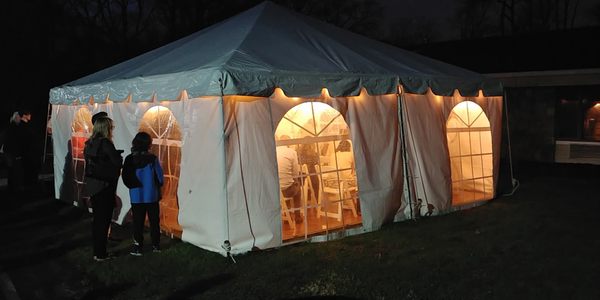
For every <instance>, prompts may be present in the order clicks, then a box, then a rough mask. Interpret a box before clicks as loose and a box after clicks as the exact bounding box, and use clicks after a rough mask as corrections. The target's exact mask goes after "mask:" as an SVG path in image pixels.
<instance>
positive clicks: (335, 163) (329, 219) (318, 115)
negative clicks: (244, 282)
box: [275, 102, 362, 241]
mask: <svg viewBox="0 0 600 300" xmlns="http://www.w3.org/2000/svg"><path fill="white" fill-rule="evenodd" d="M275 140H276V145H277V147H278V151H277V152H278V156H279V155H281V154H280V153H281V152H286V153H288V154H287V155H289V153H290V150H289V149H292V150H293V152H295V153H296V156H297V163H298V168H299V171H300V172H299V173H298V174H297V175H296V176H293V177H294V178H293V179H294V181H296V182H298V184H299V185H300V192H299V196H297V198H296V199H294V197H285V196H284V195H283V192H281V193H280V197H281V199H280V202H281V218H282V232H283V234H282V236H283V240H284V241H286V240H292V239H303V238H307V237H309V236H312V235H319V234H324V233H325V234H326V233H328V232H329V231H333V230H338V229H343V228H346V227H349V226H356V225H359V224H361V223H362V219H361V215H360V201H359V199H358V184H357V180H356V172H355V167H354V155H353V150H352V142H351V140H350V135H349V129H348V125H347V124H346V122H345V120H344V118H343V117H342V115H341V114H340V113H339V112H338V111H337V110H335V109H334V108H333V107H331V106H329V105H327V104H324V103H321V102H305V103H302V104H299V105H297V106H295V107H293V108H292V109H290V110H289V111H288V112H287V113H286V114H285V116H284V117H283V118H282V119H281V121H280V122H279V124H278V126H277V129H276V131H275ZM280 147H285V148H289V149H286V150H285V151H281V149H280ZM280 161H283V162H284V163H286V164H287V163H289V162H285V160H281V158H280V157H278V164H279V162H280ZM282 168H283V167H282V166H280V168H279V169H280V174H279V177H280V184H281V186H280V190H282V191H283V190H284V189H285V188H286V187H285V186H283V185H285V184H288V183H289V179H288V180H285V179H282V178H283V177H286V176H287V177H286V178H288V177H289V176H290V175H289V173H282ZM284 169H285V168H284ZM286 170H287V169H286ZM283 172H285V171H283Z"/></svg>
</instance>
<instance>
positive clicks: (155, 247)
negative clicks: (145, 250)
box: [152, 246, 160, 253]
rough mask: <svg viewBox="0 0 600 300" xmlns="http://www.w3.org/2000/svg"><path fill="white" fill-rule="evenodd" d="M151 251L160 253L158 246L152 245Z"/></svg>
mask: <svg viewBox="0 0 600 300" xmlns="http://www.w3.org/2000/svg"><path fill="white" fill-rule="evenodd" d="M152 252H154V253H160V246H152Z"/></svg>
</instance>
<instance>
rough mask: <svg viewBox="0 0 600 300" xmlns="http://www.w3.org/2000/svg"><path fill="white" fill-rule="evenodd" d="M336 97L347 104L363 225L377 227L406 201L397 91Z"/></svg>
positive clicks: (347, 117) (366, 229) (347, 118)
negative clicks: (376, 94)
mask: <svg viewBox="0 0 600 300" xmlns="http://www.w3.org/2000/svg"><path fill="white" fill-rule="evenodd" d="M335 100H336V101H334V105H335V104H336V102H343V103H345V104H346V106H347V111H345V112H343V115H344V117H345V118H346V120H347V122H348V125H349V126H350V133H351V134H352V141H353V145H354V148H353V149H354V157H355V163H356V173H357V178H358V186H359V193H360V203H361V212H362V221H363V229H364V231H372V230H377V229H379V228H380V227H381V225H383V224H384V223H388V222H391V221H392V220H393V218H394V215H395V214H396V212H397V211H398V210H399V209H400V208H401V207H402V206H404V205H405V203H403V202H402V187H403V183H402V182H403V180H404V179H403V173H402V164H403V159H402V146H401V141H400V129H399V124H400V123H399V120H398V113H397V112H398V101H397V95H395V94H391V95H379V96H370V95H367V94H365V93H363V94H361V96H359V97H349V98H335ZM334 107H335V106H334Z"/></svg>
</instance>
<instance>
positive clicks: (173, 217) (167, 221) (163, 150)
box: [140, 106, 181, 236]
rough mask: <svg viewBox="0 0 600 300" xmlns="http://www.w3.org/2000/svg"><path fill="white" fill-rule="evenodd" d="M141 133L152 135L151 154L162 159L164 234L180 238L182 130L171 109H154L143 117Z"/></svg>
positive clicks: (161, 219) (161, 207) (161, 210)
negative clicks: (179, 196) (178, 191)
mask: <svg viewBox="0 0 600 300" xmlns="http://www.w3.org/2000/svg"><path fill="white" fill-rule="evenodd" d="M140 131H144V132H147V133H149V134H150V136H152V147H151V148H150V152H152V153H154V154H155V155H156V156H157V157H158V159H159V160H160V164H161V166H162V168H163V173H164V177H165V182H164V184H163V187H162V199H161V200H160V226H161V229H162V230H163V231H166V232H168V233H170V234H172V235H176V236H181V226H180V225H179V222H178V221H177V218H178V215H179V203H178V200H177V186H178V184H179V171H180V164H181V129H180V127H179V124H178V123H177V120H176V119H175V116H173V113H171V110H169V109H168V108H166V107H164V106H154V107H152V108H150V109H149V110H148V111H147V112H146V113H145V114H144V116H143V118H142V121H141V124H140Z"/></svg>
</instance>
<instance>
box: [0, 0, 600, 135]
mask: <svg viewBox="0 0 600 300" xmlns="http://www.w3.org/2000/svg"><path fill="white" fill-rule="evenodd" d="M272 1H273V2H275V3H278V4H280V5H283V6H285V7H288V8H291V9H293V10H295V11H298V12H300V13H302V14H306V15H309V16H312V17H315V18H317V19H321V20H323V21H325V22H328V23H331V24H334V25H336V26H339V27H342V28H345V29H348V30H351V31H354V32H356V33H359V34H362V35H366V36H370V37H372V38H375V39H379V40H382V41H385V42H388V43H391V44H396V45H398V46H409V45H416V44H426V43H430V42H434V41H436V40H438V39H439V37H440V36H441V34H440V32H441V31H442V30H441V28H440V23H436V22H434V21H433V20H426V21H423V20H419V19H395V20H384V16H385V15H386V14H385V10H386V6H385V5H383V4H384V3H385V0H379V1H376V0H344V1H339V0H306V1H295V0H272ZM454 1H455V2H456V4H458V8H457V10H456V11H455V12H448V13H447V15H448V18H449V19H448V20H446V21H449V22H447V23H446V24H444V25H441V26H446V27H448V26H450V27H456V28H458V31H459V32H460V35H459V37H460V38H464V39H466V38H477V37H484V36H491V35H509V34H518V33H526V32H532V31H545V30H556V29H567V28H571V27H573V26H576V25H577V24H576V20H577V17H578V16H579V15H581V14H582V12H581V11H580V8H579V4H580V1H585V0H454ZM260 2H262V1H261V0H221V1H213V0H22V1H9V2H7V4H5V7H6V8H7V9H5V10H2V11H1V13H2V20H1V21H2V23H3V24H2V25H3V28H5V29H6V32H7V35H6V38H7V41H8V42H7V43H6V44H7V45H8V46H7V47H6V48H8V50H9V51H8V52H9V53H8V55H7V56H5V60H6V62H5V64H4V71H5V72H6V74H9V76H10V78H11V80H12V81H13V82H11V86H10V88H9V91H8V93H7V95H6V96H5V97H6V100H5V101H2V104H1V107H2V115H1V116H0V117H1V118H2V120H7V119H8V116H9V114H10V112H11V111H14V110H15V109H16V108H19V107H23V106H29V108H30V109H32V110H37V112H38V113H39V114H38V115H45V113H46V106H47V101H48V91H49V89H50V88H52V87H54V86H57V85H61V84H64V83H67V82H69V81H72V80H74V79H77V78H80V77H82V76H85V75H87V74H90V73H93V72H95V71H98V70H101V69H103V68H106V67H108V66H111V65H113V64H116V63H118V62H121V61H124V60H127V59H129V58H132V57H134V56H136V55H139V54H141V53H144V52H146V51H149V50H151V49H154V48H156V47H159V46H161V45H164V44H167V43H169V42H171V41H174V40H176V39H178V38H181V37H184V36H186V35H189V34H191V33H193V32H196V31H198V30H200V29H202V28H205V27H207V26H210V25H212V24H215V23H217V22H219V21H222V20H224V19H226V18H228V17H231V16H233V15H235V14H237V13H240V12H242V11H244V10H247V9H249V8H251V7H253V6H255V5H257V4H259V3H260ZM431 9H435V8H431ZM583 13H588V14H594V15H595V17H596V20H597V23H600V4H597V5H596V6H595V9H594V10H592V11H585V12H583ZM448 24H450V25H448ZM23 103H26V104H23ZM38 120H39V119H38ZM5 123H6V122H1V124H2V125H1V126H6V124H5Z"/></svg>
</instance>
